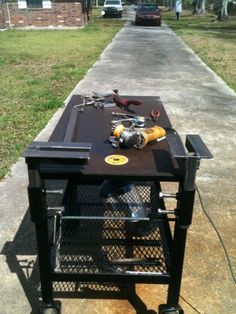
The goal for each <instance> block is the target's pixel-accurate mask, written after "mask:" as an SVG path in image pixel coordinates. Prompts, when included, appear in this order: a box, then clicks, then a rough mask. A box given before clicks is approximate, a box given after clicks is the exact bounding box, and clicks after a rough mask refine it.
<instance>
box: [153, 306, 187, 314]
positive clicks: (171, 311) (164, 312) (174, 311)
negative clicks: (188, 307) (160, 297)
mask: <svg viewBox="0 0 236 314" xmlns="http://www.w3.org/2000/svg"><path fill="white" fill-rule="evenodd" d="M158 314H184V311H183V310H182V309H181V307H179V306H178V307H169V306H167V305H166V304H161V305H160V306H159V310H158Z"/></svg>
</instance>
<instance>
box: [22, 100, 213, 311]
mask: <svg viewBox="0 0 236 314" xmlns="http://www.w3.org/2000/svg"><path fill="white" fill-rule="evenodd" d="M73 101H74V102H73ZM73 101H72V102H73V103H75V99H74V100H73ZM76 101H78V98H76ZM144 101H145V97H144ZM95 110H96V109H95ZM62 122H63V121H61V123H59V124H60V125H62ZM63 123H64V122H63ZM75 125H76V118H75V116H74V118H73V119H71V117H69V118H68V117H67V123H64V128H65V129H66V132H64V135H63V137H64V139H66V140H65V141H64V144H63V145H64V146H65V147H67V148H68V147H69V153H68V156H66V158H64V159H63V158H61V156H59V157H58V152H56V155H54V156H52V154H53V153H52V151H53V150H52V151H51V150H49V149H48V148H47V147H46V149H45V151H44V150H43V149H42V150H35V149H32V147H35V145H36V146H37V147H39V146H40V145H42V147H44V148H45V145H46V146H47V145H49V144H48V143H51V142H50V141H49V142H48V143H47V144H45V143H44V144H43V143H41V144H40V143H36V144H35V143H33V144H31V147H30V148H28V149H27V150H26V151H25V158H26V162H27V166H28V175H29V186H28V195H29V204H30V212H31V220H32V222H33V223H34V224H35V228H36V238H37V246H38V259H39V270H40V280H41V295H42V303H43V305H41V312H43V313H44V312H46V310H48V309H52V310H53V311H54V312H55V313H59V312H60V304H59V305H58V303H57V302H55V301H54V297H53V282H54V281H78V282H81V281H82V282H119V283H133V291H134V289H135V283H157V284H158V283H159V284H168V294H167V301H166V304H164V305H159V314H164V313H184V311H183V309H182V308H181V307H180V306H179V296H180V287H181V279H182V270H183V262H184V254H185V245H186V237H187V230H188V227H189V226H190V224H191V221H192V214H193V206H194V197H195V187H194V185H195V177H196V171H197V169H198V167H199V163H200V159H201V158H211V157H212V155H211V154H210V152H209V150H208V149H207V147H206V146H205V144H204V143H203V141H202V140H201V138H200V137H199V136H198V135H188V136H187V138H186V143H185V146H186V149H185V148H184V146H183V145H182V144H181V142H180V139H179V138H178V139H177V142H176V133H175V132H171V134H170V135H169V136H168V142H169V148H170V154H171V155H172V157H171V158H172V159H174V160H175V161H177V163H178V165H179V166H180V168H181V172H180V173H179V174H178V175H175V174H174V175H171V176H168V175H165V174H161V175H159V176H157V175H156V174H153V175H142V176H137V174H133V175H132V174H127V175H125V179H126V180H135V181H139V180H140V181H148V182H150V181H152V182H155V184H156V185H157V186H158V189H159V191H158V192H160V182H162V181H168V182H178V184H179V187H178V192H177V194H176V195H174V197H175V198H176V199H177V202H176V204H177V205H176V210H175V212H174V213H171V212H170V211H168V209H166V208H165V198H162V197H159V196H158V198H159V201H160V202H161V204H162V208H163V212H161V214H160V217H161V218H162V220H163V225H164V228H165V234H166V240H167V243H168V247H169V252H170V260H171V264H170V269H169V272H168V274H160V275H153V276H152V275H151V274H150V275H149V276H147V275H145V274H144V275H143V274H141V273H140V274H137V275H135V276H134V275H132V274H127V273H119V274H118V273H102V274H101V273H98V274H89V273H79V274H75V273H58V272H55V271H54V270H53V267H52V256H51V255H52V251H51V249H52V248H51V244H50V241H51V240H50V231H49V224H48V219H49V217H52V216H55V215H57V214H58V213H60V211H61V208H60V207H50V208H49V206H48V204H47V203H46V198H47V193H50V191H48V190H47V188H46V187H45V182H46V180H48V179H50V180H68V181H69V182H70V180H75V179H76V178H77V177H78V176H79V177H80V181H81V182H83V183H84V184H91V183H93V184H94V183H95V184H100V183H101V181H102V180H104V179H110V178H112V179H116V178H117V175H116V174H110V175H109V174H107V173H105V174H104V175H103V176H102V175H101V174H93V173H89V175H86V174H83V170H82V171H81V169H83V167H84V165H85V164H84V161H85V160H86V159H87V158H88V156H89V151H90V148H91V146H90V144H86V143H72V138H73V132H74V127H75ZM52 140H53V141H54V142H53V143H54V146H55V145H56V144H57V143H58V142H55V134H54V136H53V135H52V137H51V141H52ZM59 141H60V144H61V139H60V140H59ZM55 143H56V144H55ZM68 143H69V144H68ZM176 143H177V144H176ZM71 145H72V146H73V147H72V148H73V149H72V152H71V154H70V147H71ZM51 146H53V145H52V144H51ZM76 149H77V150H76ZM35 151H36V155H34V154H35ZM75 151H76V152H77V153H78V151H79V156H80V158H78V154H77V157H75V156H74V155H73V154H74V152H75ZM67 152H68V151H67ZM60 153H61V152H59V155H60ZM62 155H63V153H62ZM89 163H90V161H89ZM81 173H82V174H81ZM51 193H55V191H51ZM164 196H165V195H164ZM170 214H171V215H172V214H174V217H175V218H174V219H172V220H173V221H174V232H173V234H172V232H171V230H170V225H169V222H170V221H171V218H169V217H170ZM131 290H132V289H131ZM142 313H145V312H144V311H142Z"/></svg>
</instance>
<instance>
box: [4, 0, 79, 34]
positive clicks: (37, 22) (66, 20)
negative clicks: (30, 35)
mask: <svg viewBox="0 0 236 314" xmlns="http://www.w3.org/2000/svg"><path fill="white" fill-rule="evenodd" d="M8 6H9V13H10V21H9V14H8V11H7V7H6V4H3V5H2V7H0V25H1V24H2V25H3V26H2V27H4V26H5V27H9V26H10V23H11V26H12V27H16V28H17V27H82V26H83V25H84V15H83V13H82V5H81V3H80V2H62V1H60V2H58V3H57V2H52V6H51V8H50V9H43V8H39V9H30V8H27V9H19V8H18V4H17V2H16V3H9V4H8ZM1 20H2V22H1Z"/></svg>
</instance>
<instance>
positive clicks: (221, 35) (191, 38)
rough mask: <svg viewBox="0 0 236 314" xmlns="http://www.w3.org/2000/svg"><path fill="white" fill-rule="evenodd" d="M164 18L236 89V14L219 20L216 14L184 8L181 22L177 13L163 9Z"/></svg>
mask: <svg viewBox="0 0 236 314" xmlns="http://www.w3.org/2000/svg"><path fill="white" fill-rule="evenodd" d="M163 16H164V21H165V22H166V24H168V25H169V26H170V27H171V28H172V29H173V30H174V31H175V32H176V33H177V34H178V35H179V36H180V37H181V38H182V39H183V40H184V41H185V43H186V44H187V45H188V46H189V47H191V48H192V49H193V50H194V51H195V52H196V53H197V54H198V55H199V56H200V58H201V59H202V60H203V61H204V62H205V63H206V64H207V65H208V66H209V67H210V68H211V69H212V70H214V71H215V72H216V73H217V74H218V75H219V76H220V77H221V78H222V79H223V80H224V81H225V82H226V83H227V84H228V85H229V86H230V87H231V88H232V89H233V90H234V91H236V16H233V17H230V18H229V19H227V20H225V21H222V22H221V21H216V20H215V19H216V16H215V15H212V14H206V15H205V16H197V15H194V16H193V15H191V13H190V12H188V11H184V12H183V14H182V16H181V19H180V21H176V19H175V13H174V12H173V11H172V12H163Z"/></svg>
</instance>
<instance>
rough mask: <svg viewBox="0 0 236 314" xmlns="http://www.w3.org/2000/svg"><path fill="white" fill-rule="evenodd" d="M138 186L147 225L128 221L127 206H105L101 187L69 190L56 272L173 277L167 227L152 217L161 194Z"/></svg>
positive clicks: (59, 234) (151, 186)
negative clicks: (158, 196) (166, 235)
mask: <svg viewBox="0 0 236 314" xmlns="http://www.w3.org/2000/svg"><path fill="white" fill-rule="evenodd" d="M136 187H137V190H138V193H139V195H140V197H141V199H142V203H143V204H144V206H145V210H146V213H147V217H146V218H147V219H148V220H145V219H144V220H143V221H142V220H141V221H136V220H135V221H133V220H126V218H130V217H128V216H127V214H128V212H127V208H126V207H125V205H124V204H123V206H118V207H117V206H116V208H115V209H114V206H112V204H110V203H105V202H104V200H103V199H102V198H101V197H100V187H99V186H98V185H77V184H73V185H70V186H69V188H68V193H67V195H66V199H65V212H64V213H63V216H62V217H61V219H60V223H59V226H58V230H57V238H58V240H57V252H56V254H55V256H56V262H55V269H54V272H55V273H57V274H60V273H66V274H94V275H95V274H97V275H101V274H116V275H134V276H135V275H143V276H148V277H152V276H155V277H158V276H159V277H161V276H165V277H167V276H168V275H169V266H170V265H169V251H168V245H167V243H166V240H165V234H164V233H165V232H164V228H163V223H162V222H161V219H160V216H158V214H157V215H156V220H155V219H149V218H148V217H149V216H150V215H151V214H153V213H154V212H157V208H158V206H159V202H158V198H157V195H158V193H157V192H156V188H155V185H154V184H153V183H151V182H150V183H138V184H136ZM111 207H112V208H111ZM80 217H83V219H80ZM86 217H87V219H86Z"/></svg>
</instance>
